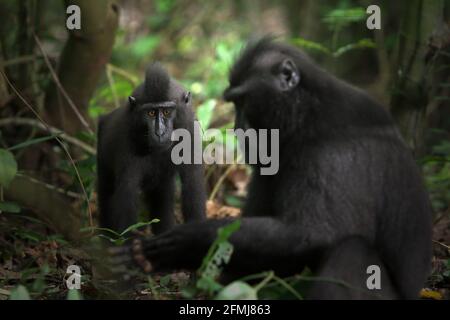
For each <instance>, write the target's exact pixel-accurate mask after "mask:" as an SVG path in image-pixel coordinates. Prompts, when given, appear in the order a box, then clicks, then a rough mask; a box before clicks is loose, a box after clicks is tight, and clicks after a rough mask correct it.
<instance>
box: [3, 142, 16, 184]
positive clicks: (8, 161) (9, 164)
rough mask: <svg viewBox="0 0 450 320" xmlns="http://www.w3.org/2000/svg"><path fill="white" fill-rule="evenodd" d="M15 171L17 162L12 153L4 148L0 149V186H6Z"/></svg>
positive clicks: (14, 174)
mask: <svg viewBox="0 0 450 320" xmlns="http://www.w3.org/2000/svg"><path fill="white" fill-rule="evenodd" d="M16 173H17V162H16V159H14V155H13V154H12V153H11V152H9V151H8V150H5V149H0V187H5V188H8V187H9V184H10V183H11V181H12V180H13V179H14V177H15V176H16Z"/></svg>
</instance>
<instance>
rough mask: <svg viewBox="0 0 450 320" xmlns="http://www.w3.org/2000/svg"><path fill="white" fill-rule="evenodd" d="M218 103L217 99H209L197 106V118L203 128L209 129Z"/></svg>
mask: <svg viewBox="0 0 450 320" xmlns="http://www.w3.org/2000/svg"><path fill="white" fill-rule="evenodd" d="M216 105H217V101H216V100H215V99H208V100H206V101H205V102H203V103H202V104H201V105H199V106H198V108H197V120H198V121H199V122H200V125H201V127H202V128H203V129H208V128H209V124H210V123H211V119H212V117H213V113H214V108H215V107H216Z"/></svg>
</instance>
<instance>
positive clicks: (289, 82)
mask: <svg viewBox="0 0 450 320" xmlns="http://www.w3.org/2000/svg"><path fill="white" fill-rule="evenodd" d="M278 79H279V81H280V89H281V91H288V90H290V89H292V88H294V87H296V86H297V84H298V83H299V82H300V74H299V72H298V69H297V66H296V65H295V63H294V61H292V60H291V59H285V60H283V62H281V64H280V67H279V69H278Z"/></svg>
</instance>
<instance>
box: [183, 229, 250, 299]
mask: <svg viewBox="0 0 450 320" xmlns="http://www.w3.org/2000/svg"><path fill="white" fill-rule="evenodd" d="M240 226H241V221H240V220H235V221H234V222H232V223H230V224H228V225H226V226H224V227H222V228H219V229H218V231H217V238H216V239H215V241H214V242H213V243H212V245H211V246H210V248H209V250H208V253H207V254H206V256H205V257H204V258H203V262H202V265H201V266H200V268H199V270H198V272H197V274H198V280H197V282H196V283H195V286H194V287H186V288H184V289H183V292H182V293H183V295H184V297H185V298H193V297H194V296H195V295H196V294H199V293H205V294H207V295H208V296H213V295H215V294H216V293H217V292H219V290H221V289H222V288H223V286H222V285H221V284H220V283H218V282H217V278H218V277H219V276H220V273H221V271H222V268H223V266H224V265H226V264H227V263H228V262H229V261H230V258H231V255H232V254H233V245H232V244H231V243H230V242H229V241H228V239H229V237H230V236H231V235H232V234H233V233H234V232H236V231H237V230H238V229H239V228H240Z"/></svg>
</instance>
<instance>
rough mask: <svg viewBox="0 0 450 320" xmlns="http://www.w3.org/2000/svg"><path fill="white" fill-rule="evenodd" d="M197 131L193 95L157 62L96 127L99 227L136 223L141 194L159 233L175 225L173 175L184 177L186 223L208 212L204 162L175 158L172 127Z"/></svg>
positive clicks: (196, 219)
mask: <svg viewBox="0 0 450 320" xmlns="http://www.w3.org/2000/svg"><path fill="white" fill-rule="evenodd" d="M178 128H184V129H187V130H188V131H189V132H190V133H191V134H193V131H194V114H193V111H192V105H191V94H190V93H189V92H188V91H186V90H185V89H183V87H182V86H181V85H180V84H179V83H178V82H176V81H175V80H173V79H171V78H170V76H169V75H168V73H167V71H166V70H165V69H164V68H163V67H162V66H161V65H160V64H158V63H155V64H152V65H150V66H149V67H148V69H147V70H146V74H145V81H144V83H143V84H141V85H140V86H139V87H137V88H136V90H135V91H134V92H133V94H132V95H131V96H130V97H129V101H128V103H127V104H126V105H125V106H123V107H120V108H118V109H116V110H114V111H112V112H111V113H109V114H108V115H106V116H104V117H102V118H101V119H100V122H99V128H98V156H97V159H98V162H97V170H98V200H99V206H100V226H101V227H104V228H109V229H112V230H114V231H117V232H122V231H124V229H126V228H127V227H129V226H130V225H132V224H135V223H136V222H137V212H138V205H139V199H140V193H141V192H142V193H143V196H144V201H145V204H146V205H147V207H148V209H149V210H150V214H151V215H152V217H154V218H159V219H160V222H159V223H156V224H153V225H152V230H153V231H154V233H156V234H160V233H162V232H164V231H167V230H169V229H170V228H172V227H173V226H174V222H175V217H174V212H173V211H174V196H175V177H176V173H177V172H178V173H179V175H180V178H181V184H182V192H181V198H182V199H181V200H182V211H183V216H184V220H185V222H192V221H198V220H202V219H203V218H204V217H205V200H206V194H205V192H206V191H205V186H204V179H203V167H202V165H194V164H180V165H175V164H173V162H172V160H171V150H172V147H173V142H172V141H171V134H172V131H173V130H174V129H178Z"/></svg>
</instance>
